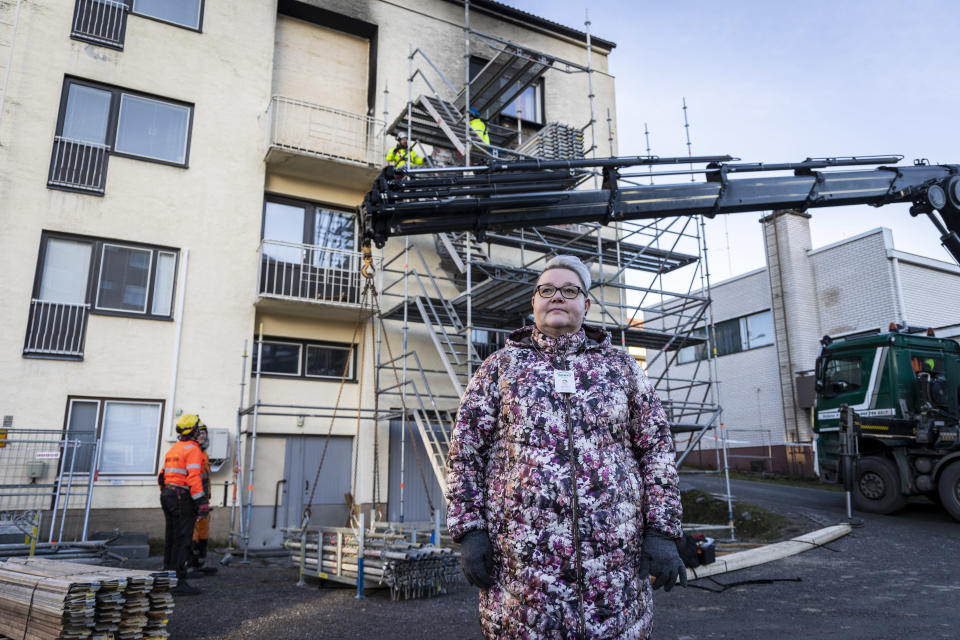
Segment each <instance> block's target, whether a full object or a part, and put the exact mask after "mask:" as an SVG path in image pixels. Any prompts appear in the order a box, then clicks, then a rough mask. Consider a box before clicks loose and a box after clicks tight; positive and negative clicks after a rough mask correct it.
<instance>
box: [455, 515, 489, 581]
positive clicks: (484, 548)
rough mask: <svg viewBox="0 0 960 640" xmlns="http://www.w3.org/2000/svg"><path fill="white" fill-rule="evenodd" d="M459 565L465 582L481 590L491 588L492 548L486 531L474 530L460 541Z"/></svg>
mask: <svg viewBox="0 0 960 640" xmlns="http://www.w3.org/2000/svg"><path fill="white" fill-rule="evenodd" d="M460 551H461V553H462V556H461V558H460V564H461V565H462V566H463V575H465V576H466V577H467V582H469V583H470V584H472V585H473V586H475V587H480V588H481V589H489V588H490V587H492V586H493V576H492V574H493V548H492V547H491V546H490V537H489V536H488V535H487V532H486V531H483V530H479V529H478V530H475V531H471V532H470V533H468V534H467V535H465V536H463V539H462V540H460Z"/></svg>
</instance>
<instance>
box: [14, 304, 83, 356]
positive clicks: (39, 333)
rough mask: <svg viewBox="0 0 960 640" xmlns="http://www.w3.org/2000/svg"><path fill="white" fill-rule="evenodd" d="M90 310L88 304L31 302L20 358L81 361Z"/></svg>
mask: <svg viewBox="0 0 960 640" xmlns="http://www.w3.org/2000/svg"><path fill="white" fill-rule="evenodd" d="M89 309H90V305H89V304H69V303H66V302H50V301H48V300H37V299H33V300H31V301H30V318H29V320H28V321H27V338H26V342H25V343H24V345H23V355H25V356H34V357H54V358H70V359H82V358H83V341H84V335H85V334H86V330H87V315H88V311H89Z"/></svg>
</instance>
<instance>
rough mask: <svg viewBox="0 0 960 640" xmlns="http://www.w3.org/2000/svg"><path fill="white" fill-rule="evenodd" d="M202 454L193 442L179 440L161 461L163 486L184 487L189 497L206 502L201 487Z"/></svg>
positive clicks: (205, 495)
mask: <svg viewBox="0 0 960 640" xmlns="http://www.w3.org/2000/svg"><path fill="white" fill-rule="evenodd" d="M203 469H204V454H203V450H202V449H201V448H200V445H198V444H197V443H196V442H194V441H193V440H179V441H177V442H176V443H175V444H174V445H173V446H172V447H170V450H169V451H167V455H166V456H165V457H164V459H163V469H162V471H161V473H162V474H163V482H164V484H172V485H175V486H178V487H186V488H187V489H189V490H190V497H191V498H193V499H194V500H199V501H201V502H206V501H207V492H206V491H204V486H203Z"/></svg>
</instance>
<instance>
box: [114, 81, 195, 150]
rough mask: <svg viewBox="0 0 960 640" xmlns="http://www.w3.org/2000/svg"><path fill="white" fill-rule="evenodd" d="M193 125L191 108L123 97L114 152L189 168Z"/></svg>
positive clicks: (123, 94)
mask: <svg viewBox="0 0 960 640" xmlns="http://www.w3.org/2000/svg"><path fill="white" fill-rule="evenodd" d="M189 125H190V108H189V107H185V106H183V105H175V104H170V103H169V102H164V101H162V100H154V99H151V98H143V97H140V96H134V95H130V94H126V93H121V94H120V115H119V116H118V118H117V139H116V144H115V145H114V151H115V152H116V153H125V154H128V155H132V156H139V157H141V158H150V159H154V160H163V161H166V162H170V163H172V164H185V163H186V161H187V157H186V156H187V129H188V127H189Z"/></svg>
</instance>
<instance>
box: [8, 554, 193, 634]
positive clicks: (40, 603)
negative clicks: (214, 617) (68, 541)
mask: <svg viewBox="0 0 960 640" xmlns="http://www.w3.org/2000/svg"><path fill="white" fill-rule="evenodd" d="M174 586H176V575H175V574H174V572H172V571H159V572H151V571H137V570H134V569H119V568H113V567H99V566H91V565H84V564H76V563H71V562H64V561H61V560H50V559H45V558H11V559H10V560H8V561H7V562H3V563H0V635H6V636H9V637H11V638H18V639H23V640H52V639H55V638H56V639H59V638H63V639H73V638H82V639H89V640H128V639H129V640H135V639H138V638H143V639H147V640H151V639H155V640H162V639H164V638H167V637H168V636H169V635H170V634H169V633H168V632H167V630H166V625H167V620H168V618H169V615H170V613H171V612H172V611H173V596H172V595H171V593H170V589H171V588H173V587H174ZM81 596H82V597H81Z"/></svg>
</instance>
